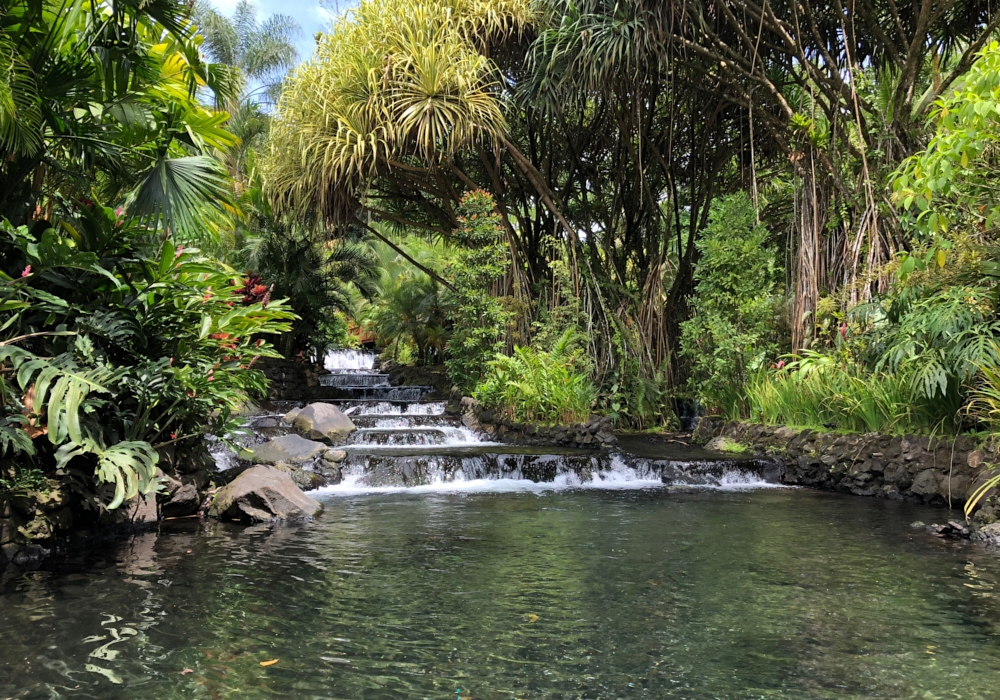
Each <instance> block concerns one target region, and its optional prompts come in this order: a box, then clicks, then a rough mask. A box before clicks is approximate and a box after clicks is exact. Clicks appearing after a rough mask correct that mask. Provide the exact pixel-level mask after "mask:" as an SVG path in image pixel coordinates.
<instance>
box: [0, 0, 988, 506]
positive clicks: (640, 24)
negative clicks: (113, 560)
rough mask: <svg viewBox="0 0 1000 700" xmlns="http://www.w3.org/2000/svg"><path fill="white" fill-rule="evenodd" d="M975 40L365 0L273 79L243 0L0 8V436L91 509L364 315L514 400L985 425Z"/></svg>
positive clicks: (690, 5)
mask: <svg viewBox="0 0 1000 700" xmlns="http://www.w3.org/2000/svg"><path fill="white" fill-rule="evenodd" d="M998 26H1000V10H997V9H995V8H992V7H991V6H990V5H989V4H988V3H981V2H976V1H973V0H968V1H956V0H915V1H914V2H911V3H902V4H901V3H897V2H883V1H882V0H871V1H869V2H865V3H862V4H861V5H859V6H854V5H851V6H848V7H843V6H841V5H839V4H833V5H829V4H821V3H813V2H811V1H810V0H805V1H803V2H795V3H780V2H779V3H777V4H775V3H767V4H764V5H759V4H757V3H755V2H752V1H750V0H739V1H738V2H723V1H722V0H709V1H707V2H706V1H705V0H684V1H682V2H675V3H661V2H653V1H651V0H629V1H628V2H606V1H605V0H584V1H583V2H573V3H570V2H564V1H563V0H537V1H532V0H362V2H360V3H359V4H358V5H357V6H356V7H354V8H353V9H351V10H349V11H347V12H346V13H345V14H343V15H342V17H341V18H340V19H339V20H338V21H337V22H336V23H335V24H334V26H332V27H331V28H330V30H329V31H328V32H326V33H324V34H322V35H321V36H320V37H319V38H318V41H317V45H316V49H315V53H314V54H313V56H311V57H310V58H308V59H307V60H306V61H305V62H304V63H302V64H301V65H298V67H295V65H296V63H297V56H296V53H295V49H294V44H293V40H294V37H295V35H296V32H297V28H296V27H295V26H294V22H292V21H291V20H290V19H289V18H287V17H281V16H276V17H271V18H268V19H265V20H263V21H259V20H258V18H257V16H256V13H255V10H254V7H253V5H252V4H251V3H249V2H247V1H246V0H244V1H243V2H241V3H240V4H239V5H238V7H237V10H236V12H235V14H234V16H233V17H232V18H228V17H224V16H222V15H220V14H219V13H217V12H215V11H214V10H211V9H210V8H209V7H208V6H205V5H198V4H196V5H195V6H194V7H193V8H192V7H189V6H188V5H186V4H182V3H179V2H175V1H174V0H155V1H154V2H151V3H147V2H142V3H140V2H137V1H136V0H113V1H112V2H110V3H95V2H80V3H76V4H74V5H73V6H72V8H70V9H69V10H66V8H64V7H63V6H61V5H56V4H52V3H48V2H42V3H34V2H33V3H26V2H23V1H15V0H10V1H9V2H6V3H4V4H3V7H2V8H0V57H2V60H3V61H4V67H5V72H4V76H5V77H4V78H3V79H2V80H0V148H2V149H3V155H4V158H3V160H2V161H0V163H2V164H0V215H2V216H3V217H4V221H5V223H4V228H3V236H2V239H0V269H2V271H3V275H4V276H3V282H4V289H5V291H4V296H3V298H2V300H0V304H2V305H3V309H2V311H3V318H2V323H0V335H2V338H0V378H2V385H0V389H2V395H3V415H2V417H0V448H2V449H3V450H4V451H5V453H6V454H7V455H8V456H9V455H11V454H19V455H22V456H23V457H22V459H24V460H27V461H24V464H25V467H24V469H25V470H28V469H29V468H30V469H39V468H40V469H42V471H43V472H44V473H46V474H55V470H60V471H59V473H60V474H61V475H62V476H61V478H67V479H70V478H72V479H76V480H77V481H78V482H79V483H80V484H81V486H80V488H81V489H82V490H84V491H87V490H88V489H92V488H93V487H94V486H95V484H97V483H104V482H107V483H111V484H114V485H116V488H112V489H111V491H112V492H115V493H108V494H103V495H102V494H97V496H96V498H97V500H96V501H95V502H96V503H98V504H100V505H102V506H115V505H118V504H119V503H120V502H121V501H122V500H123V499H124V498H127V497H131V496H133V495H135V494H136V493H139V492H143V491H148V490H151V489H153V488H155V479H154V478H153V470H154V466H155V462H156V453H155V448H157V447H162V446H163V445H165V444H168V443H171V442H173V441H184V440H189V439H193V438H194V436H197V435H198V434H200V433H202V432H204V431H206V430H207V431H209V432H214V433H216V434H221V435H224V434H225V433H226V432H227V431H228V430H231V429H232V428H233V427H234V423H233V422H232V420H231V417H232V415H233V413H234V412H236V411H237V409H238V408H239V406H240V405H241V404H242V403H243V402H245V401H246V400H248V398H250V397H251V396H253V395H254V394H255V393H260V392H261V391H262V390H263V378H262V376H261V374H260V373H259V372H257V371H256V369H255V368H254V367H253V365H254V363H255V362H256V360H255V359H254V358H256V357H269V356H276V355H278V354H281V355H284V356H285V357H294V358H299V359H304V358H307V357H309V356H313V357H319V356H321V354H322V353H323V351H324V350H325V349H326V348H327V347H330V346H338V345H339V346H343V345H350V344H354V343H357V342H358V338H359V330H360V329H364V330H365V331H370V332H374V334H375V337H376V342H377V343H378V345H379V346H380V348H381V350H382V351H383V353H384V355H385V356H386V357H387V358H391V359H392V360H394V361H396V362H399V363H418V364H444V365H446V366H447V368H448V370H449V373H450V374H451V377H452V379H453V381H454V382H455V383H456V384H457V385H458V386H459V388H461V389H462V390H463V391H464V392H466V393H470V394H473V395H475V396H477V397H478V398H479V399H480V400H481V401H483V402H484V403H487V404H490V405H491V406H493V407H494V408H496V409H498V410H499V412H500V413H501V414H502V415H507V416H509V417H511V418H512V419H516V420H532V421H542V422H557V421H579V420H582V419H584V418H585V417H586V416H587V415H588V414H589V413H590V412H592V411H598V412H604V413H608V414H610V415H612V416H613V417H614V418H615V420H616V421H617V423H618V425H620V426H626V427H627V426H631V427H635V428H649V427H664V426H676V425H677V418H676V416H677V413H678V410H679V407H680V406H682V405H684V406H697V407H700V409H699V410H703V411H710V412H715V413H720V414H723V415H726V416H729V417H732V418H751V419H758V420H765V421H769V422H777V423H790V424H796V425H808V426H827V427H831V426H832V427H836V428H839V429H844V430H865V431H868V430H879V431H888V432H905V431H924V432H943V431H959V430H992V429H994V427H995V426H996V424H997V422H998V421H1000V345H998V343H1000V319H998V317H997V308H998V299H997V280H998V277H1000V264H998V259H997V248H996V245H997V241H996V230H997V221H998V214H1000V205H998V202H997V200H996V197H995V192H996V191H997V184H998V183H997V179H998V172H997V168H996V152H997V151H996V149H997V142H998V139H1000V87H998V86H1000V46H998V45H997V44H996V43H995V42H994V41H993V39H994V37H995V35H996V32H997V28H998ZM289 70H291V72H290V73H288V71H289ZM286 73H288V74H287V77H286ZM269 339H270V340H269ZM29 463H30V464H29ZM25 473H28V472H27V471H25ZM31 473H32V474H34V473H35V472H31ZM91 473H94V474H96V476H97V481H96V482H94V481H93V479H92V478H91V477H90V474H91ZM3 478H4V479H9V478H13V477H12V476H11V475H6V476H3ZM88 480H89V481H88ZM102 488H107V487H102Z"/></svg>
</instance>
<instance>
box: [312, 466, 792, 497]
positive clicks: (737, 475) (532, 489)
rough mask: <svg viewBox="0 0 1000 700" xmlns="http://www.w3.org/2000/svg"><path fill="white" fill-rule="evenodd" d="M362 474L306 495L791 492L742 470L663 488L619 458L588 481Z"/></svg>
mask: <svg viewBox="0 0 1000 700" xmlns="http://www.w3.org/2000/svg"><path fill="white" fill-rule="evenodd" d="M365 477H366V475H365V474H363V473H351V474H344V480H343V481H342V482H341V483H339V484H337V485H335V486H325V487H322V488H319V489H316V490H314V491H311V492H310V493H311V494H312V495H313V496H315V497H318V498H323V497H330V498H335V497H343V496H359V495H366V494H397V493H406V494H424V493H455V494H474V493H534V494H538V495H544V494H546V493H553V492H559V491H570V490H588V489H589V490H605V491H638V490H644V489H665V488H669V487H671V486H684V487H685V488H690V489H692V490H699V491H702V490H704V491H750V490H757V489H773V488H792V487H789V486H783V485H781V484H774V483H771V482H768V481H764V480H762V479H761V478H760V477H759V476H757V475H756V474H753V473H750V472H746V471H744V470H742V469H731V470H727V471H725V472H723V474H722V475H721V476H720V477H719V479H718V483H714V484H699V485H692V484H687V483H683V482H680V481H678V482H677V483H671V484H665V483H663V482H662V481H661V480H660V479H659V478H651V476H650V474H649V470H648V469H636V468H634V467H630V466H628V465H626V464H625V462H624V461H623V460H622V459H621V457H620V456H618V455H615V456H614V457H612V460H611V467H610V469H602V470H598V471H594V472H593V473H592V474H591V477H590V478H589V479H583V478H581V477H580V475H579V474H577V473H576V472H574V471H566V472H563V473H561V474H558V475H557V476H556V478H555V479H554V480H553V481H531V480H529V479H517V478H498V479H467V478H466V477H465V475H464V474H463V473H462V472H461V471H457V472H454V473H453V474H452V475H450V477H449V476H447V475H446V474H445V472H444V471H440V472H438V473H437V474H435V475H434V476H433V478H432V480H431V482H430V483H428V484H420V485H418V486H370V485H368V484H365V483H364V480H365Z"/></svg>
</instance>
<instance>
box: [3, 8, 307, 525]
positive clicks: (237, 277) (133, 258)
mask: <svg viewBox="0 0 1000 700" xmlns="http://www.w3.org/2000/svg"><path fill="white" fill-rule="evenodd" d="M188 13H189V8H188V6H187V5H184V4H180V3H175V2H170V1H164V2H152V3H146V2H143V3H138V2H129V1H128V0H125V1H123V2H118V1H117V0H116V1H115V2H112V3H86V2H83V3H79V2H78V3H74V4H72V5H70V6H65V5H63V6H60V5H58V4H50V3H44V2H43V3H20V2H11V3H7V4H6V5H5V6H4V7H3V8H2V12H0V26H2V33H0V44H2V49H3V51H2V53H3V55H4V56H5V57H6V60H7V62H8V65H7V68H8V70H7V71H5V74H4V75H5V82H4V84H3V86H2V89H0V122H2V124H3V128H2V129H0V148H3V150H4V160H3V165H2V167H0V190H2V192H0V214H2V215H3V216H4V217H5V219H6V221H5V223H4V224H3V226H2V235H0V281H2V293H0V308H2V312H3V315H2V324H0V398H2V410H0V450H2V451H3V453H4V454H5V455H7V456H10V455H15V456H16V459H17V461H18V462H19V464H20V468H19V470H18V471H19V473H20V474H21V475H22V476H23V475H24V474H28V473H35V472H39V473H41V474H43V475H44V476H45V477H46V478H48V479H50V480H51V479H57V480H59V481H61V482H62V483H63V484H64V485H66V486H68V487H69V488H70V489H71V490H73V491H75V493H77V494H78V495H79V496H80V497H81V498H82V499H83V500H82V502H83V503H85V504H89V505H91V506H94V507H96V508H108V509H113V508H116V507H117V506H119V505H121V504H122V503H123V502H124V501H125V500H128V499H131V498H133V497H135V496H136V495H139V494H144V493H150V492H153V491H155V490H156V489H157V488H158V486H159V479H158V477H156V468H157V464H158V461H159V454H158V452H157V449H158V448H160V447H163V446H166V445H169V444H173V443H179V444H191V443H192V442H193V441H194V440H196V439H198V438H199V437H200V436H201V435H202V434H203V433H204V432H210V433H215V434H220V435H222V434H225V433H227V432H228V431H229V430H231V429H232V428H233V427H234V425H235V423H234V421H233V415H234V413H235V412H236V411H237V410H238V409H240V408H241V407H242V406H243V405H244V404H245V402H246V401H247V400H248V399H249V397H250V396H252V395H259V394H261V393H262V392H263V390H264V388H265V382H264V378H263V375H262V374H261V373H260V372H259V371H257V370H255V369H253V365H254V364H255V362H256V361H257V358H259V357H268V356H275V355H276V354H277V353H276V352H275V350H274V349H273V348H272V347H271V346H270V345H269V344H268V343H267V342H265V339H266V337H267V336H269V335H274V334H278V333H282V332H286V331H288V330H289V328H290V321H291V320H293V318H294V315H293V314H292V312H291V311H290V310H288V309H287V307H286V306H285V304H284V302H283V301H281V300H279V299H276V298H272V291H273V287H272V286H271V285H269V284H265V283H264V282H263V281H262V280H255V279H248V278H246V277H245V276H244V275H243V274H242V273H240V272H239V271H237V270H235V269H233V268H230V267H228V266H226V265H225V264H222V263H220V262H219V261H218V260H216V259H213V258H212V257H211V256H208V255H206V254H204V253H202V252H200V251H199V249H198V248H197V247H196V245H195V243H196V242H197V241H203V242H205V243H206V244H208V245H209V246H213V245H216V244H217V243H218V241H219V240H220V238H221V235H222V233H223V232H225V231H226V230H227V228H228V227H230V226H231V222H232V221H233V219H234V217H236V216H238V214H239V212H238V211H237V209H236V208H235V206H234V205H235V202H236V200H235V198H234V197H233V189H232V181H231V180H230V178H229V176H228V174H227V172H226V169H225V167H224V165H223V163H222V162H221V161H220V160H219V159H218V157H217V156H218V155H219V153H221V152H224V151H226V150H227V149H230V148H232V147H233V146H235V145H236V144H237V139H236V138H235V137H234V136H233V135H232V133H231V132H229V131H228V130H227V129H226V128H225V124H226V122H227V120H228V119H229V115H228V114H226V113H225V112H219V111H215V110H213V109H210V108H208V107H205V106H203V105H202V103H201V102H200V100H199V94H202V93H204V92H205V91H208V92H209V93H210V94H212V95H214V96H215V98H217V99H218V100H225V99H227V98H228V97H229V96H231V95H233V94H234V93H233V90H234V87H235V86H237V82H236V81H235V80H234V77H235V76H234V74H233V72H232V71H231V70H229V68H228V67H226V66H224V65H219V64H212V63H208V62H207V61H206V60H205V59H204V57H203V56H202V54H201V51H200V48H199V47H200V39H199V37H198V36H197V34H196V33H195V28H194V25H193V24H192V23H191V22H190V20H189V18H188ZM22 481H23V480H22Z"/></svg>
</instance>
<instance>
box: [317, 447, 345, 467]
mask: <svg viewBox="0 0 1000 700" xmlns="http://www.w3.org/2000/svg"><path fill="white" fill-rule="evenodd" d="M323 459H325V460H326V461H327V462H331V463H332V464H337V463H339V462H343V461H344V460H345V459H347V453H346V452H345V451H344V450H327V451H326V452H324V453H323Z"/></svg>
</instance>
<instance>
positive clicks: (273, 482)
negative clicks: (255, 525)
mask: <svg viewBox="0 0 1000 700" xmlns="http://www.w3.org/2000/svg"><path fill="white" fill-rule="evenodd" d="M322 509H323V506H322V505H320V503H319V501H316V500H315V499H312V498H310V497H309V496H307V495H305V494H304V493H302V491H301V490H300V489H299V487H298V486H296V485H295V483H294V482H293V481H292V478H291V476H289V475H288V474H286V473H285V472H283V471H281V470H279V469H277V468H275V467H268V466H265V465H263V464H258V465H256V466H254V467H251V468H250V469H247V470H246V471H245V472H243V473H242V474H240V475H239V476H238V477H236V479H234V480H233V482H232V483H230V484H227V485H226V486H223V487H222V488H221V489H219V490H218V491H217V492H216V494H215V499H214V500H213V501H212V505H211V506H210V507H209V509H208V515H209V517H212V518H217V519H219V520H232V521H235V522H243V523H248V522H267V521H272V520H296V519H301V518H310V517H312V516H314V515H316V514H317V513H319V512H320V511H321V510H322Z"/></svg>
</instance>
